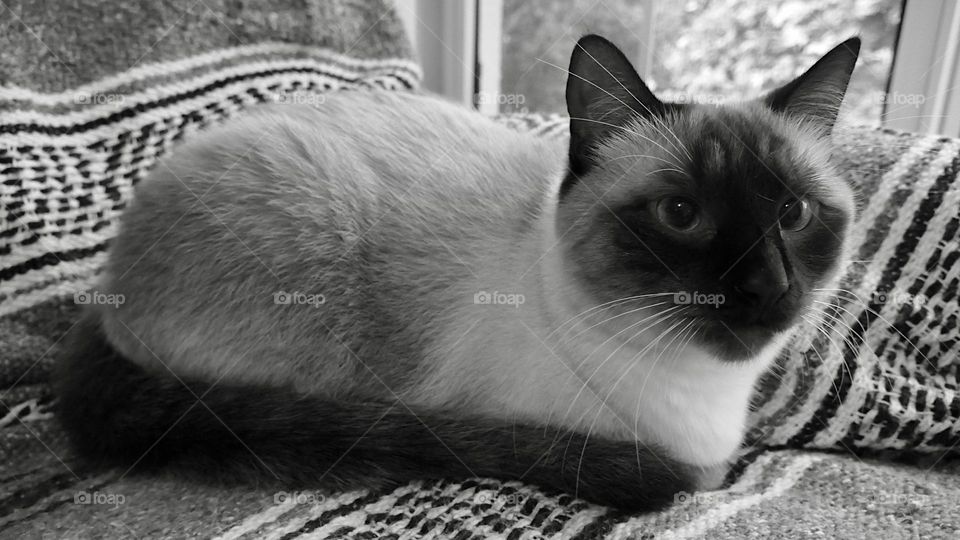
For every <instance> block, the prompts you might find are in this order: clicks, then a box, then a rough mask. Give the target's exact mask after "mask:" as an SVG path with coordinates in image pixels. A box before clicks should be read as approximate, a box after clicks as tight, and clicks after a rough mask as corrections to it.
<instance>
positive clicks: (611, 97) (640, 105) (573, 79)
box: [567, 35, 664, 174]
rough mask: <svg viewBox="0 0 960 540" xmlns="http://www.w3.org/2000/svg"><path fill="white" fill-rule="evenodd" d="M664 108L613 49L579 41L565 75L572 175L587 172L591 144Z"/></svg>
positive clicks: (597, 40) (588, 39)
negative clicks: (631, 119)
mask: <svg viewBox="0 0 960 540" xmlns="http://www.w3.org/2000/svg"><path fill="white" fill-rule="evenodd" d="M663 110H664V105H663V103H661V102H660V100H658V99H657V98H656V96H654V95H653V92H651V91H650V89H649V88H647V85H646V84H644V83H643V80H641V79H640V75H638V74H637V70H635V69H634V68H633V66H632V65H631V64H630V61H629V60H627V57H626V56H624V54H623V53H622V52H620V49H618V48H617V47H616V45H614V44H613V43H610V42H609V41H607V40H606V39H604V38H602V37H600V36H596V35H589V36H584V37H582V38H580V41H578V42H577V45H576V47H574V48H573V54H572V55H571V57H570V72H569V74H568V76H567V112H568V113H569V114H570V169H571V171H573V173H575V174H582V173H584V172H586V171H587V169H589V168H590V166H591V164H592V159H593V156H592V149H593V147H594V146H595V145H596V143H597V142H598V141H599V140H601V139H602V138H604V137H605V136H608V135H610V134H612V133H613V132H616V131H618V130H620V129H622V127H623V126H624V124H626V123H627V121H628V120H629V119H630V118H631V117H635V116H641V117H649V116H652V115H655V114H662V113H663Z"/></svg>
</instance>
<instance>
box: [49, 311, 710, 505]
mask: <svg viewBox="0 0 960 540" xmlns="http://www.w3.org/2000/svg"><path fill="white" fill-rule="evenodd" d="M72 334H74V336H78V337H79V339H73V340H72V341H73V344H72V345H70V348H69V349H68V350H69V353H68V355H67V356H66V357H65V358H62V359H61V362H60V363H59V365H58V366H57V372H56V377H55V384H56V391H57V393H58V396H59V405H58V411H59V413H58V414H59V417H60V419H61V422H62V423H63V425H64V426H65V429H66V430H67V432H68V435H69V436H70V439H71V440H72V442H73V444H74V446H75V448H76V449H77V450H78V452H79V453H80V454H81V455H82V456H84V457H86V458H87V459H89V460H93V461H96V462H98V463H100V464H103V465H119V466H122V467H124V468H136V469H144V468H147V467H154V466H157V465H161V464H165V463H170V462H173V463H174V464H178V465H180V466H186V467H188V468H189V470H200V471H203V472H204V473H206V474H213V475H216V476H217V477H219V478H220V479H225V480H232V481H237V480H238V479H239V480H241V481H248V480H251V479H253V480H254V481H259V480H268V481H269V480H278V481H279V482H280V483H281V484H283V485H285V486H312V487H322V486H334V487H356V486H368V487H369V486H374V487H384V486H392V485H399V484H403V483H406V482H409V481H412V480H417V479H435V478H453V479H457V478H459V479H463V478H468V477H473V476H479V477H493V478H498V479H509V480H523V481H525V482H529V483H531V484H535V485H539V486H540V487H542V488H546V489H547V490H554V491H557V490H559V491H564V492H568V493H571V494H576V495H579V496H580V497H582V498H584V499H586V500H589V501H591V502H595V503H601V504H606V505H610V506H618V507H621V508H627V509H655V508H659V507H662V506H665V505H666V504H668V503H670V502H672V501H673V500H674V499H675V497H676V496H677V494H678V493H681V492H685V491H692V487H693V486H692V485H693V483H694V476H695V471H693V470H692V469H691V468H690V467H689V466H684V465H681V464H679V463H677V462H675V461H673V460H671V459H669V458H667V457H666V456H664V455H662V454H660V453H655V452H653V451H651V450H650V449H648V448H645V447H644V446H643V445H636V444H634V443H633V442H614V441H610V440H605V439H602V438H598V437H590V438H587V437H585V436H584V435H582V434H580V433H575V432H568V431H558V430H556V429H553V428H545V427H543V426H534V425H525V424H515V423H511V422H506V421H498V420H492V419H484V418H471V417H469V416H465V415H462V414H453V413H445V412H443V411H413V410H410V409H408V408H407V407H406V406H405V405H404V404H403V403H401V402H399V401H397V402H393V403H371V402H355V403H345V402H342V401H337V400H332V399H324V398H320V397H307V396H303V395H298V394H295V393H293V392H290V391H285V390H281V389H275V388H260V387H247V386H237V385H231V384H228V383H225V382H223V383H220V384H211V383H208V382H197V381H191V380H187V379H180V378H177V377H175V376H174V375H173V374H172V373H170V372H164V373H151V372H148V371H146V370H144V369H143V368H141V367H140V366H138V365H136V364H134V363H133V362H131V361H129V360H127V359H125V358H123V357H122V356H120V355H119V354H118V353H117V352H116V351H115V350H113V349H112V348H111V347H110V345H109V344H108V343H107V341H106V340H105V338H104V336H103V334H102V332H101V330H100V328H99V325H98V324H96V323H95V322H92V321H90V320H86V321H84V322H82V323H80V324H78V326H77V327H75V328H74V330H73V332H72Z"/></svg>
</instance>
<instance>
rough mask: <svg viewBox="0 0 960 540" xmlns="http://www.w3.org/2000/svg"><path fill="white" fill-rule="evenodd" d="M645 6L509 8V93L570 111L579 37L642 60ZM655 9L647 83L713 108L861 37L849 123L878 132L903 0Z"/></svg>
mask: <svg viewBox="0 0 960 540" xmlns="http://www.w3.org/2000/svg"><path fill="white" fill-rule="evenodd" d="M645 5H646V3H645V2H639V1H636V0H633V1H631V0H505V1H504V40H503V42H504V45H503V74H502V75H503V82H502V88H503V93H504V94H510V95H520V96H523V99H522V100H514V102H522V104H523V106H524V107H527V108H529V109H531V110H536V111H544V112H561V111H563V110H565V105H564V99H563V92H564V84H565V83H564V81H565V69H566V67H567V64H568V62H569V54H570V51H571V49H572V47H573V44H574V43H575V42H576V40H577V38H578V37H580V36H581V35H583V34H586V33H597V34H601V35H603V36H605V37H607V38H608V39H610V40H611V41H613V42H614V43H616V44H617V45H618V46H620V48H621V49H622V50H623V51H624V52H625V53H626V54H627V55H628V56H630V57H631V58H634V59H637V58H640V57H641V55H643V54H645V51H646V46H647V44H646V43H643V42H642V41H641V36H642V35H643V34H644V32H645V31H644V28H645V21H646V20H647V14H646V13H644V9H643V7H644V6H645ZM654 9H655V11H656V15H655V17H656V18H655V22H656V27H655V29H654V31H653V34H654V36H653V62H652V65H651V68H650V76H649V77H648V78H647V83H648V84H649V85H650V87H651V88H653V89H654V90H655V91H656V92H657V93H658V94H659V95H661V96H662V97H664V98H666V99H673V100H680V101H688V102H690V101H697V102H707V103H714V102H717V101H722V100H728V99H748V98H751V97H755V96H758V95H760V94H761V93H762V92H763V91H766V90H769V89H772V88H774V87H776V86H778V85H780V84H783V83H785V82H787V81H789V80H790V79H792V78H793V77H795V76H797V75H799V74H800V73H802V72H803V71H804V70H806V69H807V68H808V67H810V65H812V64H813V62H815V61H816V60H817V58H819V57H820V56H821V55H822V54H824V53H825V52H827V51H828V50H830V49H831V48H832V47H834V46H835V45H837V44H838V43H840V42H842V41H843V40H845V39H847V38H848V37H850V36H853V35H859V36H860V37H861V38H862V40H863V47H862V49H861V54H860V62H859V64H858V66H857V70H856V72H855V73H854V77H853V80H852V81H851V85H850V89H849V91H848V94H847V99H846V100H845V102H844V110H843V113H842V115H843V117H844V121H847V122H854V123H866V124H879V122H880V117H881V113H882V110H883V99H884V95H885V89H886V85H887V79H888V78H889V73H890V67H891V63H892V60H893V47H894V41H895V40H896V34H897V28H898V26H899V24H900V15H901V0H772V1H767V2H755V1H748V0H681V1H668V0H654ZM538 59H539V60H538ZM550 64H552V66H551V65H550ZM510 108H511V107H510V106H504V111H505V112H506V111H508V110H510Z"/></svg>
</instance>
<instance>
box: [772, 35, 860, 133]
mask: <svg viewBox="0 0 960 540" xmlns="http://www.w3.org/2000/svg"><path fill="white" fill-rule="evenodd" d="M859 54H860V38H857V37H853V38H850V39H848V40H846V41H844V42H843V43H841V44H840V45H837V46H836V47H834V48H833V50H831V51H830V52H828V53H827V54H825V55H823V58H821V59H820V60H818V61H817V63H816V64H814V65H813V67H811V68H810V69H808V70H807V71H806V72H805V73H804V74H803V75H800V76H799V77H797V78H796V79H794V80H793V81H791V82H789V83H787V84H786V85H784V86H781V87H780V88H777V89H776V90H774V91H773V92H770V94H768V95H767V96H766V97H765V98H763V102H764V103H766V104H767V105H768V106H769V107H770V108H772V109H773V110H775V111H777V112H783V113H785V114H787V115H790V116H794V117H796V118H799V119H801V120H802V121H805V122H810V123H812V124H814V125H815V126H817V127H819V128H820V129H822V130H824V131H826V132H830V130H832V129H833V124H834V123H835V122H836V121H837V113H839V112H840V104H841V103H842V102H843V96H844V94H846V92H847V84H848V83H849V82H850V74H851V73H853V67H854V66H855V65H856V63H857V56H858V55H859Z"/></svg>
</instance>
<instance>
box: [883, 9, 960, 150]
mask: <svg viewBox="0 0 960 540" xmlns="http://www.w3.org/2000/svg"><path fill="white" fill-rule="evenodd" d="M905 4H906V5H905V6H904V12H903V20H902V22H901V26H900V39H899V40H898V43H897V50H896V56H895V59H894V63H893V69H892V71H891V74H890V85H889V88H888V91H887V99H886V100H885V102H884V116H883V119H884V120H883V125H884V126H886V127H890V128H895V129H901V130H904V131H912V132H916V133H929V134H940V135H948V136H952V137H957V136H960V6H958V3H957V2H956V0H919V1H918V0H908V1H907V2H906V3H905Z"/></svg>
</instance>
